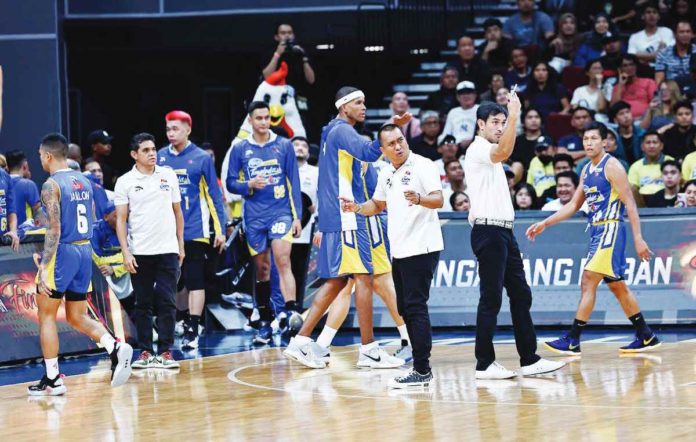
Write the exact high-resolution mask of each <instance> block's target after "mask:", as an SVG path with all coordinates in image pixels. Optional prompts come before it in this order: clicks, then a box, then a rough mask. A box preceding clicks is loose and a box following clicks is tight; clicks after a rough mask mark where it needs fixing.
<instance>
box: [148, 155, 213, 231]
mask: <svg viewBox="0 0 696 442" xmlns="http://www.w3.org/2000/svg"><path fill="white" fill-rule="evenodd" d="M157 157H158V158H159V159H158V160H157V161H158V163H157V164H158V165H159V166H167V167H170V168H172V169H173V170H174V173H176V176H177V178H179V191H180V192H181V211H182V212H183V214H184V241H200V242H205V243H208V242H210V239H209V238H210V221H211V220H212V222H213V231H214V232H215V235H222V233H223V232H222V226H223V225H224V223H225V210H224V206H223V202H222V190H221V189H220V186H219V185H218V182H217V175H216V174H215V165H214V164H213V159H212V158H211V157H210V155H208V154H207V153H206V152H205V151H204V150H203V149H201V148H200V147H198V146H196V145H195V144H193V143H189V144H188V146H186V148H185V149H184V150H182V151H181V152H180V153H179V152H177V151H176V149H175V148H174V146H172V145H169V146H167V147H163V148H162V149H160V150H159V152H157Z"/></svg>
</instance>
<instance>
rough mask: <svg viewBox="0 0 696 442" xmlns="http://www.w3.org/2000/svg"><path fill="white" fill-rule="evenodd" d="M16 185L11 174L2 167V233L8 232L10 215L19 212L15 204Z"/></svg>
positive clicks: (0, 212)
mask: <svg viewBox="0 0 696 442" xmlns="http://www.w3.org/2000/svg"><path fill="white" fill-rule="evenodd" d="M13 189H14V185H13V184H12V178H11V177H10V174H8V173H7V172H5V170H3V169H0V234H4V233H7V230H8V229H9V228H10V224H9V220H8V217H9V216H10V213H17V212H16V211H15V204H14V191H13Z"/></svg>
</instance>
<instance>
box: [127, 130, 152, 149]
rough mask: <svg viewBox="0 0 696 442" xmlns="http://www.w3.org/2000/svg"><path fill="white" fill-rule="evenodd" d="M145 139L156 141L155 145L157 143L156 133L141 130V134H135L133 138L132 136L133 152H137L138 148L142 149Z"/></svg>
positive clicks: (131, 147)
mask: <svg viewBox="0 0 696 442" xmlns="http://www.w3.org/2000/svg"><path fill="white" fill-rule="evenodd" d="M145 141H152V142H153V143H155V145H156V144H157V142H156V141H155V136H154V135H152V134H149V133H147V132H141V133H139V134H135V135H133V138H131V143H130V150H132V151H133V152H137V151H138V149H140V145H141V144H142V143H144V142H145Z"/></svg>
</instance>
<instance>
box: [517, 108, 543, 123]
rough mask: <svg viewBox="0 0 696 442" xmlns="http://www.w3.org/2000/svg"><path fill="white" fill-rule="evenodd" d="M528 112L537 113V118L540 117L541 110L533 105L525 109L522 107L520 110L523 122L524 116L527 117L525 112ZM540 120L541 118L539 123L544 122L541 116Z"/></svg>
mask: <svg viewBox="0 0 696 442" xmlns="http://www.w3.org/2000/svg"><path fill="white" fill-rule="evenodd" d="M530 112H536V113H537V114H538V115H539V118H541V112H539V109H537V108H536V107H534V106H529V107H528V108H527V109H524V110H523V111H522V123H524V120H525V118H527V114H528V113H530ZM541 120H542V121H541V124H544V121H543V120H544V119H543V118H541Z"/></svg>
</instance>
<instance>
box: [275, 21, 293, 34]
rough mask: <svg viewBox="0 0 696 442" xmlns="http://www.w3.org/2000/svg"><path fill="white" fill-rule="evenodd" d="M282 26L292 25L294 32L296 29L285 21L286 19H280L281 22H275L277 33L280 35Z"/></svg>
mask: <svg viewBox="0 0 696 442" xmlns="http://www.w3.org/2000/svg"><path fill="white" fill-rule="evenodd" d="M281 26H290V27H291V28H292V30H293V32H294V31H295V28H293V26H292V25H291V24H290V23H288V22H284V21H279V22H276V24H275V35H278V32H280V27H281Z"/></svg>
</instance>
